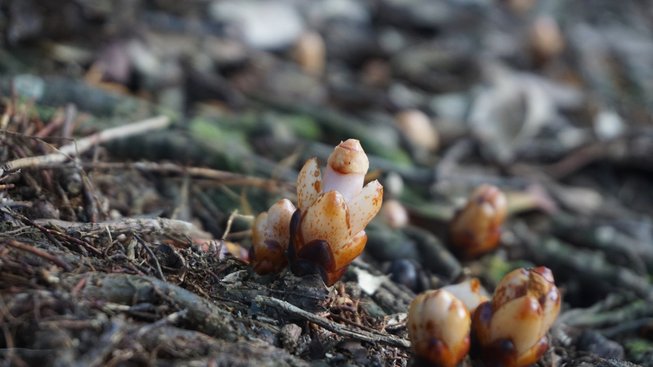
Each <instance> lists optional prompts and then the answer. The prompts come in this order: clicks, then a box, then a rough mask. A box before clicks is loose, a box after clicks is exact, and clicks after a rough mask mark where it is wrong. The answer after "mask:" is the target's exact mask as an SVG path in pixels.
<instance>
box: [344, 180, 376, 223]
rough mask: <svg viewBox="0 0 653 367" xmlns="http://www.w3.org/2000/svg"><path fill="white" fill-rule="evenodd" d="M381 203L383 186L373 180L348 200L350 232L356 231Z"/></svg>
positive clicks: (367, 221) (372, 216)
mask: <svg viewBox="0 0 653 367" xmlns="http://www.w3.org/2000/svg"><path fill="white" fill-rule="evenodd" d="M381 204H383V186H382V185H381V184H380V183H379V181H377V180H374V181H372V182H370V183H368V184H367V185H365V187H364V188H363V190H361V192H360V193H358V195H356V196H354V198H353V199H352V200H351V201H350V202H349V216H350V225H351V232H352V233H358V232H360V231H362V230H363V229H365V226H367V224H368V223H369V222H370V221H371V220H372V218H374V216H375V215H376V214H377V213H378V212H379V210H380V209H381Z"/></svg>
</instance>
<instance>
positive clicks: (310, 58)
mask: <svg viewBox="0 0 653 367" xmlns="http://www.w3.org/2000/svg"><path fill="white" fill-rule="evenodd" d="M293 56H294V59H295V61H296V62H297V63H298V64H299V66H300V67H301V68H302V70H304V72H306V73H307V74H311V75H315V76H319V75H322V73H323V72H324V65H325V64H326V47H325V45H324V40H323V39H322V36H321V35H320V34H319V33H316V32H306V33H304V34H302V35H301V36H300V37H299V39H298V40H297V43H296V44H295V49H294V51H293Z"/></svg>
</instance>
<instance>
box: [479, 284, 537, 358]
mask: <svg viewBox="0 0 653 367" xmlns="http://www.w3.org/2000/svg"><path fill="white" fill-rule="evenodd" d="M545 333H546V331H544V332H542V308H541V307H540V304H539V303H538V302H537V300H536V299H535V298H533V297H530V296H526V297H521V298H517V299H515V300H512V301H509V302H508V303H506V304H504V305H503V306H502V307H501V308H500V309H498V310H495V312H494V315H492V321H491V322H490V335H491V336H492V340H498V339H503V338H506V339H510V340H511V341H512V343H513V344H514V345H515V351H516V352H517V355H521V354H522V353H524V352H526V351H527V350H529V349H530V348H531V347H532V346H533V345H535V343H537V341H538V340H540V339H541V338H542V337H543V336H544V334H545Z"/></svg>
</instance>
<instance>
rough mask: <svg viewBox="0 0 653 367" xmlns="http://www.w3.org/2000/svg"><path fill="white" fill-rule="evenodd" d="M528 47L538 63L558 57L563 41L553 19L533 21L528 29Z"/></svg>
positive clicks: (544, 18)
mask: <svg viewBox="0 0 653 367" xmlns="http://www.w3.org/2000/svg"><path fill="white" fill-rule="evenodd" d="M530 46H531V49H532V50H533V53H534V54H535V57H537V58H538V59H539V60H540V61H547V60H550V59H552V58H554V57H556V56H558V55H560V53H561V52H562V51H563V50H564V48H565V40H564V38H563V36H562V32H561V31H560V28H559V27H558V23H557V22H556V21H555V19H553V18H551V17H548V16H541V17H538V18H537V19H535V21H534V22H533V24H532V26H531V29H530Z"/></svg>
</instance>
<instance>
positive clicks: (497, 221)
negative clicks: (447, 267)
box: [449, 185, 508, 258]
mask: <svg viewBox="0 0 653 367" xmlns="http://www.w3.org/2000/svg"><path fill="white" fill-rule="evenodd" d="M507 211H508V201H507V200H506V196H505V195H504V194H503V192H501V190H499V189H498V188H496V187H494V186H490V185H481V186H480V187H479V188H477V189H476V190H475V191H474V192H473V193H472V195H471V196H470V197H469V200H468V201H467V204H466V205H465V207H464V208H462V209H461V210H459V211H458V212H457V213H456V215H455V216H454V217H453V219H452V220H451V224H450V226H449V234H450V240H451V243H452V245H453V247H454V249H455V250H456V252H458V253H460V254H461V255H462V256H463V257H465V258H473V257H476V256H479V255H482V254H484V253H486V252H489V251H492V250H493V249H494V248H495V247H496V246H497V245H498V244H499V240H500V238H501V225H502V224H503V222H504V220H505V219H506V214H507Z"/></svg>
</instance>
